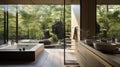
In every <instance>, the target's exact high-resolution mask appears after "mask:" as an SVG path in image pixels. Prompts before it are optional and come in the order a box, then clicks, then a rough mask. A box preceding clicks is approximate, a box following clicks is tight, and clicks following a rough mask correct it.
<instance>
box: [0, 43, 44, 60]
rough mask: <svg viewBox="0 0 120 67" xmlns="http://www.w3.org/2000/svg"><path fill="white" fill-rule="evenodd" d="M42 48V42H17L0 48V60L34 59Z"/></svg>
mask: <svg viewBox="0 0 120 67" xmlns="http://www.w3.org/2000/svg"><path fill="white" fill-rule="evenodd" d="M43 50H44V44H42V43H41V44H40V43H18V44H17V45H8V46H4V47H2V48H0V61H34V60H35V59H36V58H37V57H38V55H40V54H41V53H42V51H43Z"/></svg>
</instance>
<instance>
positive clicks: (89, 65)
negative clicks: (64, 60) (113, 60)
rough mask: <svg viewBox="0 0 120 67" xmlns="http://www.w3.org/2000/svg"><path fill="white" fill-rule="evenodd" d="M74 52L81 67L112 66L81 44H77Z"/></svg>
mask: <svg viewBox="0 0 120 67" xmlns="http://www.w3.org/2000/svg"><path fill="white" fill-rule="evenodd" d="M76 52H77V60H78V62H79V64H80V66H81V67H112V66H111V65H109V64H108V63H107V62H105V61H104V60H103V59H102V58H100V57H99V56H97V55H96V54H94V53H93V52H91V51H90V50H89V49H87V48H86V47H84V46H83V45H78V46H77V50H76Z"/></svg>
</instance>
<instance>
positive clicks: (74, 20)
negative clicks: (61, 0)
mask: <svg viewBox="0 0 120 67" xmlns="http://www.w3.org/2000/svg"><path fill="white" fill-rule="evenodd" d="M75 28H76V31H77V32H76V31H75ZM77 41H80V5H71V44H72V46H71V48H72V49H75V45H76V43H77Z"/></svg>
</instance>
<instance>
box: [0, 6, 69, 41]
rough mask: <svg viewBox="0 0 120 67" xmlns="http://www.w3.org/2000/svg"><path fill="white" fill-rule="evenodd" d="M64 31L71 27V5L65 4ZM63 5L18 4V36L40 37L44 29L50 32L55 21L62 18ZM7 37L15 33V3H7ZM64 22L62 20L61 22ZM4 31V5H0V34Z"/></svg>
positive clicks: (13, 35) (12, 36)
mask: <svg viewBox="0 0 120 67" xmlns="http://www.w3.org/2000/svg"><path fill="white" fill-rule="evenodd" d="M65 10H66V13H65V15H66V20H65V23H66V31H68V32H70V30H71V29H70V28H71V6H70V5H66V9H65ZM63 14H64V6H63V5H18V36H19V38H30V39H42V38H43V37H44V31H45V30H49V31H50V33H52V32H51V31H52V25H53V24H54V23H55V21H60V20H61V21H62V22H63V18H64V15H63ZM8 19H9V20H8V23H9V25H8V29H9V31H8V34H9V38H14V37H15V35H16V5H8ZM63 23H64V22H63ZM3 31H4V6H3V5H0V36H2V35H3Z"/></svg>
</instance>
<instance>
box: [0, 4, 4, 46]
mask: <svg viewBox="0 0 120 67" xmlns="http://www.w3.org/2000/svg"><path fill="white" fill-rule="evenodd" d="M3 43H4V6H3V5H0V45H1V44H3Z"/></svg>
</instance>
